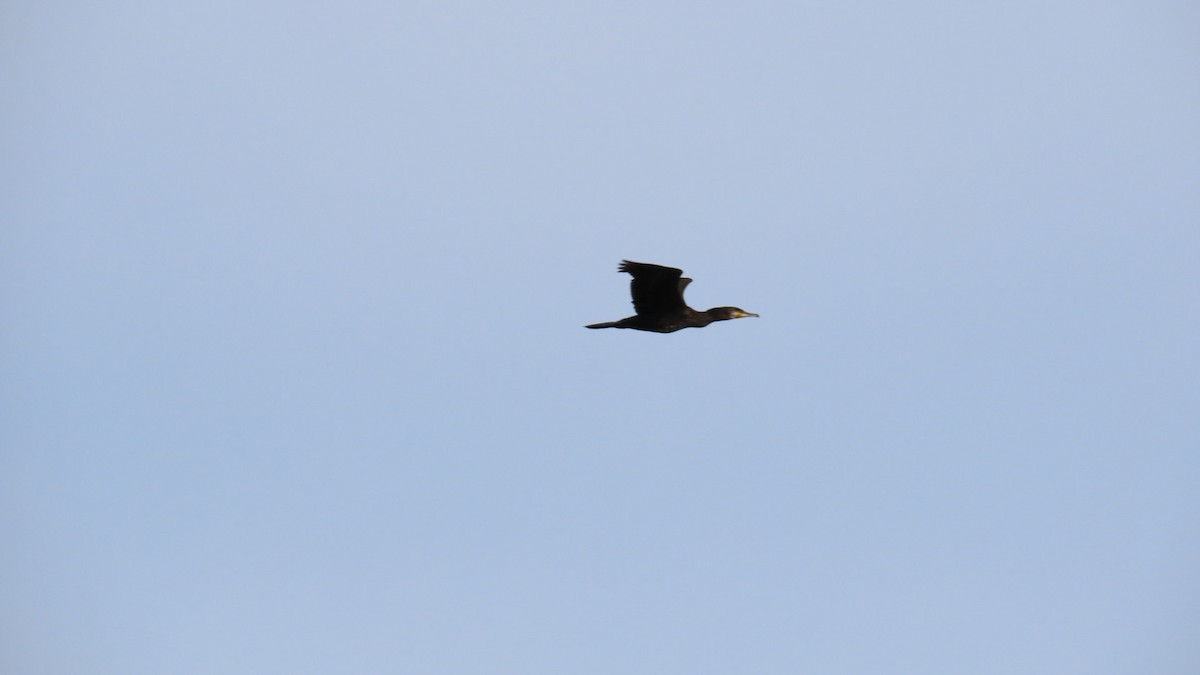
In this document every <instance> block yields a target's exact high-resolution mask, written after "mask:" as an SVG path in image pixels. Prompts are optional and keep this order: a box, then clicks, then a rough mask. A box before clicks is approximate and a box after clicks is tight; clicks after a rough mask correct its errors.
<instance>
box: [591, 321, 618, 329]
mask: <svg viewBox="0 0 1200 675" xmlns="http://www.w3.org/2000/svg"><path fill="white" fill-rule="evenodd" d="M620 323H621V322H619V321H606V322H604V323H593V324H590V325H587V326H584V328H616V327H617V326H618V325H620Z"/></svg>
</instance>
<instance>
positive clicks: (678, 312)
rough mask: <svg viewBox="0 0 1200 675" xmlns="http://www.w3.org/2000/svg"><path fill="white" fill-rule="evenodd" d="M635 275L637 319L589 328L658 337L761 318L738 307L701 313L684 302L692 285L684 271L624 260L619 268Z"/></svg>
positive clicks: (634, 290)
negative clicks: (649, 333) (648, 333)
mask: <svg viewBox="0 0 1200 675" xmlns="http://www.w3.org/2000/svg"><path fill="white" fill-rule="evenodd" d="M617 270H618V271H621V272H629V273H630V274H632V275H633V282H632V283H630V285H629V288H630V292H631V293H632V294H633V309H634V310H635V311H636V312H637V314H636V315H634V316H630V317H626V318H624V319H621V320H620V321H609V322H606V323H594V324H592V325H590V326H588V328H633V329H634V330H648V331H653V332H655V333H674V332H675V331H677V330H680V329H683V328H703V327H704V326H707V325H708V324H710V323H712V322H714V321H725V320H726V319H740V318H742V317H746V316H758V315H757V314H752V313H750V312H747V311H746V310H743V309H738V308H737V307H714V308H712V309H710V310H708V311H707V312H697V311H696V310H694V309H692V308H691V307H688V306H687V303H685V302H684V301H683V289H685V288H687V285H688V284H690V283H692V280H691V279H688V278H687V277H685V276H683V270H677V269H675V268H674V267H663V266H662V265H650V264H648V263H639V262H630V261H628V260H622V261H621V266H620V267H618V268H617Z"/></svg>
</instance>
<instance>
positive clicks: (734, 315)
mask: <svg viewBox="0 0 1200 675" xmlns="http://www.w3.org/2000/svg"><path fill="white" fill-rule="evenodd" d="M707 314H708V315H709V316H711V317H712V320H713V321H727V320H729V319H744V318H746V317H748V316H758V315H757V314H755V313H754V312H747V311H746V310H744V309H739V308H737V307H713V308H712V309H710V310H708V312H707Z"/></svg>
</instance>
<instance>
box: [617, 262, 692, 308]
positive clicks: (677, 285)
mask: <svg viewBox="0 0 1200 675" xmlns="http://www.w3.org/2000/svg"><path fill="white" fill-rule="evenodd" d="M617 269H619V270H620V271H622V272H628V273H630V274H632V275H633V282H632V283H630V284H629V290H630V293H632V295H633V308H634V310H636V311H637V313H638V314H640V315H646V316H655V315H659V314H665V313H668V312H674V311H678V310H681V309H683V308H684V307H686V306H687V305H685V304H684V302H683V289H684V288H685V287H686V286H687V285H688V284H689V283H691V281H692V280H691V279H686V278H684V277H683V270H678V269H675V268H674V267H663V266H662V265H651V264H648V263H639V262H631V261H629V260H623V261H621V266H620V267H619V268H617Z"/></svg>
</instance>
